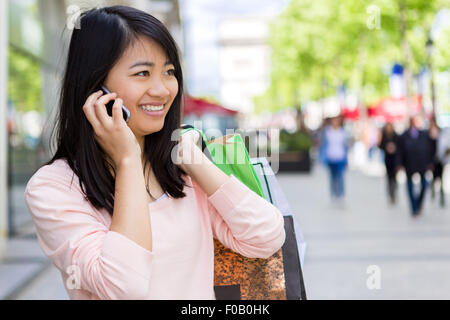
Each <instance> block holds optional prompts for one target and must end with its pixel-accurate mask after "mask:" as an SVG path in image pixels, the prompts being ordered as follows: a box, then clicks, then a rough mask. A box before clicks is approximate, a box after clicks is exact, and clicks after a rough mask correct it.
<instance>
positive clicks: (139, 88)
mask: <svg viewBox="0 0 450 320" xmlns="http://www.w3.org/2000/svg"><path fill="white" fill-rule="evenodd" d="M104 85H105V86H106V88H107V89H108V90H109V91H111V92H115V93H117V96H118V97H119V98H121V99H122V100H123V103H124V105H125V107H127V108H128V110H130V113H131V117H130V120H129V121H128V126H129V127H130V129H131V131H133V133H134V135H135V136H136V138H142V137H144V136H146V135H148V134H151V133H154V132H158V131H160V130H161V129H162V128H163V126H164V119H165V117H166V115H167V113H168V112H169V109H170V107H171V105H172V102H173V100H174V99H175V97H176V95H177V93H178V81H177V79H176V77H175V67H174V65H173V64H172V63H171V62H170V61H168V57H167V55H166V53H165V52H164V49H163V48H162V47H161V46H160V45H159V44H158V43H157V42H156V41H154V40H151V39H149V38H147V37H139V38H138V41H134V42H133V44H132V45H130V47H129V48H128V49H127V50H126V51H125V52H124V54H123V56H122V57H121V58H120V60H119V61H118V62H117V63H116V65H115V66H114V67H113V68H112V69H111V70H110V72H109V73H108V76H107V78H106V80H105V83H104ZM161 106H163V108H162V109H161Z"/></svg>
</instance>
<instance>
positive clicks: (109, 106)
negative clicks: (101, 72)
mask: <svg viewBox="0 0 450 320" xmlns="http://www.w3.org/2000/svg"><path fill="white" fill-rule="evenodd" d="M101 89H102V91H103V94H110V93H111V92H109V90H108V89H106V87H105V86H102V87H101ZM114 101H115V100H112V101H110V102H108V103H107V104H106V111H107V112H108V115H109V116H110V117H112V107H113V105H114ZM122 114H123V120H125V122H127V123H128V120H130V115H131V114H130V110H128V109H127V108H126V107H125V106H124V105H122Z"/></svg>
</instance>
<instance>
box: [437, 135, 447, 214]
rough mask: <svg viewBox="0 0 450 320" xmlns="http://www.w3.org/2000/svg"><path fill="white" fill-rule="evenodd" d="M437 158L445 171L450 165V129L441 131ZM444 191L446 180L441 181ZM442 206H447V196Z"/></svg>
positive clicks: (443, 197) (443, 198)
mask: <svg viewBox="0 0 450 320" xmlns="http://www.w3.org/2000/svg"><path fill="white" fill-rule="evenodd" d="M437 156H438V158H439V160H440V161H441V163H442V167H443V170H442V171H444V170H445V166H446V165H448V164H450V128H447V129H444V130H441V134H440V135H439V139H438V142H437ZM441 186H442V189H443V188H444V180H442V179H441ZM441 206H443V207H444V206H445V194H444V193H442V198H441Z"/></svg>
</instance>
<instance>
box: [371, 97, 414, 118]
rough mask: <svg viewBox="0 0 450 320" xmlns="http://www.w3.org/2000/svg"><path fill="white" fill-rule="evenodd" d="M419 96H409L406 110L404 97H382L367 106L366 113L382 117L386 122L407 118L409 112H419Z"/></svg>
mask: <svg viewBox="0 0 450 320" xmlns="http://www.w3.org/2000/svg"><path fill="white" fill-rule="evenodd" d="M420 105H421V102H420V96H417V95H416V96H414V97H412V98H411V103H410V107H409V108H410V110H407V107H406V99H405V98H404V97H403V98H392V97H387V98H383V99H381V100H379V101H377V102H376V103H374V104H372V105H371V106H369V108H368V109H367V113H368V115H369V117H373V118H377V117H378V118H382V119H383V120H384V121H386V122H393V121H400V120H403V119H405V118H407V117H408V116H409V115H410V114H417V113H419V112H420Z"/></svg>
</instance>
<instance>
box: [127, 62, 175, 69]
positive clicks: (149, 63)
mask: <svg viewBox="0 0 450 320" xmlns="http://www.w3.org/2000/svg"><path fill="white" fill-rule="evenodd" d="M170 64H173V63H172V62H170V61H166V63H164V65H165V66H167V65H170ZM139 66H146V67H154V66H155V63H154V62H150V61H138V62H136V63H134V64H133V65H132V66H131V67H130V69H133V68H136V67H139Z"/></svg>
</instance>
